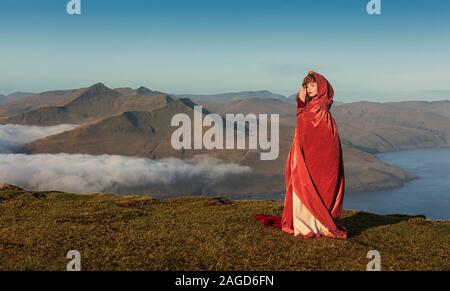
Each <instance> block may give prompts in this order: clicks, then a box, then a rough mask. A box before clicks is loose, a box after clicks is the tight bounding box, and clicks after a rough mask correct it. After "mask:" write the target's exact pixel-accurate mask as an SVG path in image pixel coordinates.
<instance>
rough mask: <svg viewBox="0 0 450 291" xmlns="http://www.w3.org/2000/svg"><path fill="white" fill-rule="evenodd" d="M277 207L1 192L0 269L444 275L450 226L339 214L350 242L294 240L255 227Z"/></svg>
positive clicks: (252, 203)
mask: <svg viewBox="0 0 450 291" xmlns="http://www.w3.org/2000/svg"><path fill="white" fill-rule="evenodd" d="M281 212H282V204H281V203H280V202H275V201H230V200H227V199H224V198H206V197H183V198H175V199H167V200H157V199H152V198H151V197H143V196H114V195H106V194H94V195H88V196H85V195H75V194H67V193H60V192H28V191H25V190H22V189H19V188H16V187H11V186H6V187H3V188H2V187H0V270H65V268H66V264H67V263H68V261H69V260H68V259H66V254H67V252H68V251H69V250H74V249H75V250H78V251H80V253H81V257H82V261H81V264H82V269H83V270H365V268H366V264H367V263H368V261H369V260H368V259H367V258H366V255H367V252H368V251H370V250H378V251H379V252H380V253H381V263H382V270H450V260H449V256H450V255H449V250H450V222H435V221H430V220H426V219H424V218H423V217H419V216H417V217H411V216H402V215H375V214H369V213H362V212H355V211H345V213H344V216H343V217H342V218H341V220H340V222H341V223H342V224H344V225H345V226H346V227H347V229H348V230H349V236H350V237H349V240H348V241H339V240H332V239H318V240H317V239H309V240H308V239H306V240H300V239H295V238H294V237H293V236H292V235H289V234H285V233H283V232H281V231H278V230H276V229H271V228H266V227H264V226H262V225H261V224H259V223H258V222H257V221H255V220H254V219H253V218H252V216H253V214H255V213H267V214H280V213H281Z"/></svg>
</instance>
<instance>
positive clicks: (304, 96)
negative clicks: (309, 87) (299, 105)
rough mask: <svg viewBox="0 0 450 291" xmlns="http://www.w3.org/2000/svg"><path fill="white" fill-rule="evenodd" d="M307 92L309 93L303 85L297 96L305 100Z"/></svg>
mask: <svg viewBox="0 0 450 291" xmlns="http://www.w3.org/2000/svg"><path fill="white" fill-rule="evenodd" d="M306 94H307V93H306V88H305V87H303V86H302V88H301V89H300V92H299V94H298V96H297V99H298V100H301V101H303V102H305V100H306Z"/></svg>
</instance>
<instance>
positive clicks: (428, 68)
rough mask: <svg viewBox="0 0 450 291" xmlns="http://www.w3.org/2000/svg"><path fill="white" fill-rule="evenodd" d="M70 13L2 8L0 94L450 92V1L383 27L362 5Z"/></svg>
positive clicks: (6, 4) (415, 3)
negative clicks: (96, 90)
mask: <svg viewBox="0 0 450 291" xmlns="http://www.w3.org/2000/svg"><path fill="white" fill-rule="evenodd" d="M67 2H68V0H45V1H38V0H2V1H0V68H1V70H0V93H3V94H5V93H10V92H13V91H17V90H21V91H34V92H36V91H44V90H51V89H67V88H77V87H85V86H89V85H91V84H93V83H96V82H99V81H101V82H104V83H105V84H106V85H108V86H110V87H122V86H131V87H138V86H140V85H145V86H147V87H149V88H151V89H155V90H159V91H165V92H169V93H180V94H181V93H191V94H207V93H221V92H230V91H244V90H270V91H273V92H276V93H280V94H285V95H287V94H291V93H294V92H295V91H296V90H297V89H298V87H299V84H300V81H301V79H302V78H303V76H304V75H305V74H306V73H307V71H308V70H310V69H312V70H316V71H318V72H320V73H322V74H324V75H325V76H326V77H327V78H328V79H329V80H330V81H331V82H332V84H333V86H334V87H335V90H336V92H337V93H336V95H337V96H339V97H340V98H342V100H343V101H351V99H352V98H353V99H355V98H359V99H371V98H374V99H376V98H377V97H376V96H377V93H378V92H392V91H403V92H404V91H416V90H441V91H445V90H450V20H449V19H450V1H448V0H382V15H379V16H369V15H368V14H367V12H366V4H367V3H368V2H369V0H345V1H335V0H127V1H125V0H124V1H112V0H108V1H106V0H81V2H82V15H80V16H70V15H68V14H67V13H66V4H67ZM351 96H353V97H351ZM359 96H361V97H359ZM364 96H374V97H370V98H369V97H364ZM380 96H382V94H380ZM374 99H371V100H374ZM402 99H404V98H402ZM422 99H427V98H422ZM446 99H450V96H448V97H447V98H446ZM380 101H383V100H380Z"/></svg>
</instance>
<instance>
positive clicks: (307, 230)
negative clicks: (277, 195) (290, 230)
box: [292, 192, 330, 236]
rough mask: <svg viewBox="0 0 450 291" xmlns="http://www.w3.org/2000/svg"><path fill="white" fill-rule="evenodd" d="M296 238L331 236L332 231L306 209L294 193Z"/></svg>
mask: <svg viewBox="0 0 450 291" xmlns="http://www.w3.org/2000/svg"><path fill="white" fill-rule="evenodd" d="M292 200H293V205H292V206H293V207H292V209H293V220H294V235H295V236H298V235H300V236H313V235H314V236H316V235H317V234H319V235H320V236H327V235H330V231H329V230H328V229H327V228H326V227H325V226H324V225H323V224H322V223H321V222H320V221H319V220H317V219H316V218H315V217H314V215H312V213H311V212H310V211H309V210H308V208H306V206H305V205H304V204H303V202H302V201H301V200H300V198H299V197H298V196H297V194H296V193H295V192H293V193H292Z"/></svg>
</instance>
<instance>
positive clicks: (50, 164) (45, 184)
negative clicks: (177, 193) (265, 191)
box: [0, 125, 251, 193]
mask: <svg viewBox="0 0 450 291" xmlns="http://www.w3.org/2000/svg"><path fill="white" fill-rule="evenodd" d="M73 127H74V126H73V125H61V126H57V127H47V128H43V127H33V126H32V127H28V126H16V125H7V126H0V152H1V153H0V183H2V182H4V183H8V184H12V185H16V186H19V187H22V188H25V189H29V190H37V191H50V190H57V191H65V192H76V193H93V192H108V193H120V189H142V188H144V187H149V189H151V185H155V184H158V185H168V186H170V185H171V184H174V183H180V181H182V182H183V181H185V182H192V181H196V182H197V181H198V183H199V184H200V183H201V184H214V183H215V182H218V181H221V180H223V179H225V178H226V177H228V176H230V175H240V174H244V173H250V172H251V168H250V167H244V166H240V165H238V164H233V163H227V162H225V161H223V160H219V159H215V158H211V157H208V156H205V155H199V156H196V157H194V158H193V159H189V160H180V159H175V158H168V159H162V160H150V159H145V158H137V157H126V156H117V155H101V156H93V155H81V154H79V155H71V154H57V155H54V154H37V155H24V154H17V153H13V152H14V150H15V149H17V148H19V147H20V145H22V144H24V143H28V142H31V141H33V140H35V139H39V138H43V137H45V136H48V135H53V134H56V133H59V132H62V131H66V130H70V129H72V128H73Z"/></svg>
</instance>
